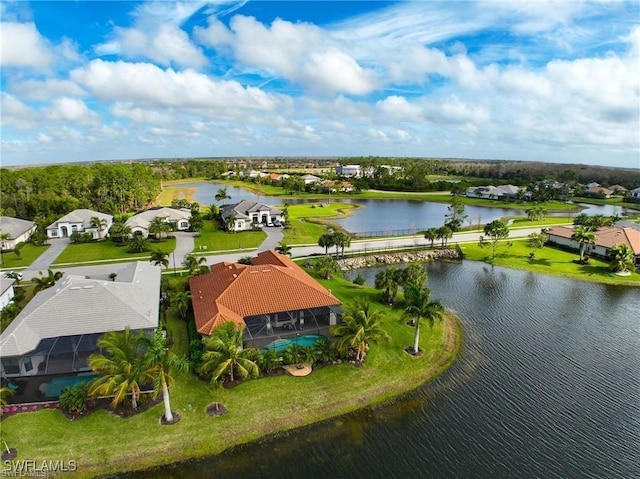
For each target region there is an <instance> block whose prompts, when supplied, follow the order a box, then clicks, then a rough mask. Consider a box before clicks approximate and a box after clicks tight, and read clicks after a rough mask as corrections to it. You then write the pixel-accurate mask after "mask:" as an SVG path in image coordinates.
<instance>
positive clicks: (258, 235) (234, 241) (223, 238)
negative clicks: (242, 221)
mask: <svg viewBox="0 0 640 479" xmlns="http://www.w3.org/2000/svg"><path fill="white" fill-rule="evenodd" d="M266 237H267V234H266V233H265V232H264V231H261V230H259V231H238V232H236V233H229V232H226V231H224V230H222V229H221V228H220V225H219V224H218V222H217V221H211V220H205V222H204V226H203V228H202V230H201V231H200V236H196V237H195V238H194V242H195V250H194V252H195V253H205V252H207V251H229V250H235V249H242V248H249V249H253V248H257V247H258V246H260V245H261V244H262V242H263V241H264V240H265V238H266Z"/></svg>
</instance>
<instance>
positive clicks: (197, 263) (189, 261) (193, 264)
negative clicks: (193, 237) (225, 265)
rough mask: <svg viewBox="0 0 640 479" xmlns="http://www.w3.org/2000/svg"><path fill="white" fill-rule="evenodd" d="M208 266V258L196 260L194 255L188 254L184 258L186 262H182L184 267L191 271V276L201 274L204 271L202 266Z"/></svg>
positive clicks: (201, 257) (202, 257)
mask: <svg viewBox="0 0 640 479" xmlns="http://www.w3.org/2000/svg"><path fill="white" fill-rule="evenodd" d="M206 264H207V258H205V257H204V256H200V257H199V258H196V257H195V256H194V255H192V254H187V255H185V257H184V261H183V262H182V266H184V267H185V268H187V269H188V270H189V275H191V276H195V275H197V274H199V273H200V271H201V270H202V265H206Z"/></svg>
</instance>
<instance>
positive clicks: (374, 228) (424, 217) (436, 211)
mask: <svg viewBox="0 0 640 479" xmlns="http://www.w3.org/2000/svg"><path fill="white" fill-rule="evenodd" d="M180 186H181V187H195V188H197V190H196V193H195V199H196V201H197V202H198V203H200V204H201V205H210V204H214V203H216V201H215V195H216V193H217V192H218V189H219V188H223V187H226V188H227V193H228V194H229V195H230V196H231V200H227V201H228V202H238V201H242V200H253V201H259V202H262V203H266V204H272V205H276V204H277V205H279V204H282V203H284V202H285V201H286V202H289V203H299V202H309V201H313V202H317V201H318V200H295V199H293V200H291V199H286V200H283V199H280V198H274V197H265V196H259V195H257V194H255V193H252V192H250V191H248V190H246V189H244V188H239V187H237V186H226V185H224V184H221V183H203V182H198V183H185V184H182V185H180ZM336 201H340V202H345V203H353V204H356V205H359V206H362V207H363V208H360V209H358V210H355V211H354V212H353V215H351V216H348V217H346V218H341V219H336V220H334V221H335V222H336V223H339V224H340V225H341V226H342V227H343V228H345V229H346V230H347V231H350V232H352V233H362V232H378V234H379V235H390V234H391V232H392V231H393V230H413V231H418V230H425V229H427V228H430V227H438V226H442V224H443V223H444V217H445V215H446V214H447V206H448V205H447V204H445V203H431V202H428V201H420V200H410V199H409V200H407V199H397V200H393V199H357V198H340V199H339V200H336ZM581 206H584V207H585V208H586V209H585V210H584V211H585V212H586V213H587V214H603V215H613V214H616V213H617V214H622V212H623V209H622V208H621V207H619V206H613V205H581ZM465 214H466V215H467V219H466V221H465V226H469V225H477V224H485V223H489V222H491V221H493V220H496V219H500V218H502V217H504V216H523V215H525V213H524V212H523V211H521V210H515V209H511V208H501V207H495V208H488V207H481V206H466V207H465Z"/></svg>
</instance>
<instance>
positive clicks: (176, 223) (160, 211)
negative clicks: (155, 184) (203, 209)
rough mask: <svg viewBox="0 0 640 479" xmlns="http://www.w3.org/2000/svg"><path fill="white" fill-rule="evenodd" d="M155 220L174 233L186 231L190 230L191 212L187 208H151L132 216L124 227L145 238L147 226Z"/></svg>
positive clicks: (147, 233) (147, 234)
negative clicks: (160, 220) (167, 225)
mask: <svg viewBox="0 0 640 479" xmlns="http://www.w3.org/2000/svg"><path fill="white" fill-rule="evenodd" d="M155 218H162V221H164V222H165V223H169V225H170V226H171V229H172V230H174V231H186V230H188V229H189V228H190V226H191V225H190V223H189V220H190V219H191V210H190V209H189V208H169V207H167V206H161V207H157V208H151V209H149V210H147V211H143V212H142V213H138V214H137V215H134V216H132V217H131V218H129V219H128V220H127V221H126V222H125V226H128V227H130V228H131V232H132V233H133V234H139V235H142V236H144V237H145V238H146V237H148V236H149V225H150V224H151V222H152V221H153V220H154V219H155Z"/></svg>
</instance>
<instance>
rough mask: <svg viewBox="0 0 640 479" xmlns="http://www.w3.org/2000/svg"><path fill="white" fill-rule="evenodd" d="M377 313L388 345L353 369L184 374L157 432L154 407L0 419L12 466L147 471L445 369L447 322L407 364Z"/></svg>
mask: <svg viewBox="0 0 640 479" xmlns="http://www.w3.org/2000/svg"><path fill="white" fill-rule="evenodd" d="M323 283H324V284H325V286H327V287H330V288H331V289H332V291H333V292H334V294H336V296H338V297H339V298H341V299H342V300H343V301H345V302H347V303H348V302H350V301H352V300H353V299H354V298H355V297H361V296H366V297H370V298H372V299H375V298H376V297H377V292H375V291H374V290H373V289H371V288H367V287H360V286H356V285H353V284H352V283H350V282H348V281H346V280H344V279H341V278H338V279H335V280H333V281H329V282H327V281H323ZM378 307H379V308H380V309H382V310H383V311H384V313H385V314H386V318H385V321H384V327H385V329H386V330H387V331H388V332H389V334H390V335H391V336H392V341H391V342H390V343H382V344H379V345H373V346H372V347H371V349H370V351H369V354H368V356H367V360H366V362H365V364H364V366H363V367H361V368H356V367H354V366H352V365H349V364H342V365H334V366H327V367H321V368H317V369H316V370H315V371H314V372H313V374H311V375H309V376H307V377H304V378H296V377H293V376H289V375H280V376H274V377H269V378H262V379H258V380H253V381H248V382H246V383H243V384H241V385H239V386H237V387H235V388H233V389H216V390H213V389H212V388H211V387H210V386H209V385H208V384H206V383H204V382H202V381H201V380H199V379H197V378H196V377H194V376H192V375H181V376H178V377H176V382H175V385H174V387H173V388H172V397H171V401H172V408H173V409H174V410H175V411H176V412H178V413H179V414H180V415H181V420H180V422H179V423H177V424H175V425H173V426H171V427H167V426H161V425H160V424H159V417H160V415H161V414H162V412H163V411H162V405H161V404H159V405H157V406H154V407H153V408H151V409H149V410H148V411H146V412H144V413H141V414H139V415H137V416H134V417H131V418H128V419H121V418H119V417H115V416H113V415H110V414H109V413H107V412H106V411H97V412H95V413H93V414H91V415H89V416H87V417H84V418H82V419H80V420H76V421H70V420H68V419H66V418H65V416H64V415H63V414H62V413H61V412H59V411H51V410H41V411H38V412H34V413H25V414H16V415H14V416H11V417H8V418H7V419H5V420H3V421H2V422H3V428H2V434H3V438H4V439H5V440H6V441H7V443H8V444H9V446H10V447H15V448H17V449H18V451H19V457H18V458H19V459H21V458H29V459H34V460H37V461H39V460H49V459H52V458H56V459H67V460H69V459H75V460H76V461H77V464H78V475H79V476H82V477H91V476H93V475H95V474H97V473H102V474H109V473H114V472H117V471H124V470H131V469H139V468H145V467H151V466H154V465H160V464H168V463H172V462H177V461H181V460H186V459H189V458H197V457H202V456H206V455H212V454H218V453H220V452H222V451H223V450H225V449H227V448H229V447H232V446H235V445H238V444H243V443H247V442H250V441H252V440H257V439H259V438H261V437H263V436H265V435H268V434H272V433H276V432H282V431H286V430H289V429H292V428H296V427H300V426H304V425H308V424H311V423H314V422H317V421H320V420H323V419H327V418H330V417H334V416H337V415H340V414H344V413H348V412H350V411H354V410H356V409H358V408H361V407H364V406H366V405H373V404H378V403H380V402H382V401H384V400H386V399H389V398H391V397H394V396H397V395H399V394H401V393H404V392H407V391H409V390H411V389H414V388H416V387H417V386H419V385H421V384H423V383H424V382H425V381H428V380H429V379H431V378H433V377H434V376H436V375H437V374H439V373H441V372H442V371H444V370H445V369H446V368H447V367H448V366H449V365H450V364H451V363H452V362H453V360H454V359H455V357H456V354H457V352H458V350H459V348H460V345H461V331H460V329H459V325H458V324H457V322H456V320H455V318H453V317H452V316H447V319H446V321H444V322H443V323H441V324H437V325H436V326H435V327H434V328H433V329H432V330H430V329H429V328H424V329H423V331H422V335H421V336H422V341H421V347H422V348H423V349H424V350H425V354H424V355H423V357H421V358H418V359H415V358H412V357H410V356H409V355H407V354H406V353H404V351H403V348H404V347H406V346H408V345H410V344H411V343H412V338H413V330H412V329H411V328H408V327H406V326H405V325H404V324H403V322H402V321H401V320H400V310H399V309H398V310H393V309H391V308H389V307H386V306H382V305H378ZM174 320H175V318H173V319H171V320H170V322H169V324H170V325H169V329H170V331H171V332H172V336H173V338H174V339H175V340H177V339H178V338H180V339H179V340H178V341H176V343H175V344H174V346H173V348H174V350H175V351H177V352H179V351H183V350H184V349H182V348H184V346H180V345H179V343H182V341H184V339H183V338H184V336H183V333H182V332H178V330H179V329H180V328H179V327H178V326H179V325H178V324H177V323H175V321H174ZM213 401H219V402H222V403H223V404H224V405H225V407H226V408H227V409H228V412H227V414H225V415H223V416H220V417H210V416H208V415H207V414H206V411H205V409H206V407H207V406H208V405H209V404H210V403H212V402H213Z"/></svg>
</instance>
